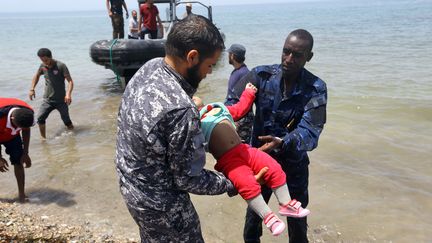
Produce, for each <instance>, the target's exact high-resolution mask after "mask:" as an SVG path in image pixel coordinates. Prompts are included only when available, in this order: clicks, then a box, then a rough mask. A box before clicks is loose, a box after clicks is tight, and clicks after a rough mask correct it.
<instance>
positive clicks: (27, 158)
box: [20, 154, 32, 168]
mask: <svg viewBox="0 0 432 243" xmlns="http://www.w3.org/2000/svg"><path fill="white" fill-rule="evenodd" d="M20 162H21V164H22V165H24V164H25V167H26V168H30V167H31V164H32V162H31V159H30V156H29V155H28V154H23V155H22V156H21V161H20Z"/></svg>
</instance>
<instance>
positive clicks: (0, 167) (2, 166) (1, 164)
mask: <svg viewBox="0 0 432 243" xmlns="http://www.w3.org/2000/svg"><path fill="white" fill-rule="evenodd" d="M8 167H9V165H8V163H7V161H6V160H5V159H3V158H0V172H6V171H8V170H9V168H8Z"/></svg>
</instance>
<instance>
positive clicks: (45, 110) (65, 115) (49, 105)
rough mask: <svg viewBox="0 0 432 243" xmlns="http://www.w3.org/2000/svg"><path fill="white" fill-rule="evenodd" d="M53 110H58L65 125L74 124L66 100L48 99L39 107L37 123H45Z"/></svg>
mask: <svg viewBox="0 0 432 243" xmlns="http://www.w3.org/2000/svg"><path fill="white" fill-rule="evenodd" d="M53 110H58V112H59V113H60V117H61V119H62V120H63V123H64V124H65V126H70V125H72V121H71V119H70V117H69V107H68V105H67V104H66V103H65V102H50V101H47V100H44V101H43V102H42V104H41V106H40V107H39V112H38V118H37V123H38V124H41V125H44V124H45V121H46V119H47V118H48V116H49V114H50V113H51V111H53Z"/></svg>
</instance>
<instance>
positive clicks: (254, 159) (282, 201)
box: [192, 83, 310, 236]
mask: <svg viewBox="0 0 432 243" xmlns="http://www.w3.org/2000/svg"><path fill="white" fill-rule="evenodd" d="M256 92H257V88H256V87H255V86H254V85H253V84H251V83H248V84H247V85H246V88H245V90H244V91H243V93H242V95H241V97H240V100H239V102H238V103H236V104H234V105H231V106H225V105H224V104H223V103H220V102H217V103H211V104H208V105H204V104H203V103H202V100H201V99H200V98H199V97H196V96H194V97H193V98H192V100H193V101H194V102H195V104H196V106H197V108H198V109H199V110H200V120H201V129H202V131H203V133H204V137H205V141H206V147H207V148H208V150H209V152H210V153H211V154H212V155H213V157H214V158H215V159H216V160H217V162H216V165H215V169H216V170H217V171H220V172H222V173H223V174H224V175H225V176H227V177H228V178H229V179H230V180H231V181H232V182H233V184H234V187H235V188H236V189H237V191H238V192H239V194H240V195H241V196H242V197H243V199H244V200H246V202H247V204H248V206H249V207H250V208H252V209H253V210H254V211H255V212H256V213H257V214H258V215H259V216H260V217H261V218H262V219H263V220H264V224H265V225H266V226H267V227H268V228H269V230H270V231H271V233H272V234H273V235H274V236H277V235H280V234H281V233H282V232H283V230H284V229H285V224H284V223H283V222H282V220H280V219H279V218H278V217H277V216H276V215H275V214H274V213H273V212H272V210H271V209H270V207H269V206H268V205H267V203H266V202H265V201H264V198H263V197H262V195H261V186H260V184H259V183H258V182H257V181H256V178H255V177H254V175H255V174H257V173H258V172H259V171H260V170H262V169H263V168H265V167H267V168H268V171H267V172H266V173H265V174H264V176H263V180H264V183H265V184H266V185H267V186H268V187H270V188H271V189H272V191H273V192H274V193H275V195H276V198H277V200H278V202H279V214H280V215H283V216H288V217H293V218H303V217H306V216H307V215H308V214H309V213H310V211H309V210H308V209H304V208H302V207H301V203H300V202H299V201H297V200H295V199H291V197H290V194H289V191H288V186H287V184H286V176H285V173H284V171H283V170H282V167H281V166H280V164H279V163H278V162H277V161H276V160H274V159H273V158H272V157H271V156H270V155H268V154H267V153H265V152H263V151H261V150H259V149H257V148H254V147H251V146H250V145H248V144H244V143H242V141H241V139H240V137H239V135H238V134H237V132H236V129H235V124H234V122H235V121H237V120H239V119H241V118H242V117H243V116H245V115H246V114H247V113H248V111H249V110H250V108H251V107H252V104H253V101H254V100H255V93H256Z"/></svg>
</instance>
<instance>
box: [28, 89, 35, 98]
mask: <svg viewBox="0 0 432 243" xmlns="http://www.w3.org/2000/svg"><path fill="white" fill-rule="evenodd" d="M29 98H30V100H33V99H34V98H36V92H35V90H34V89H31V90H30V91H29Z"/></svg>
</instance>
